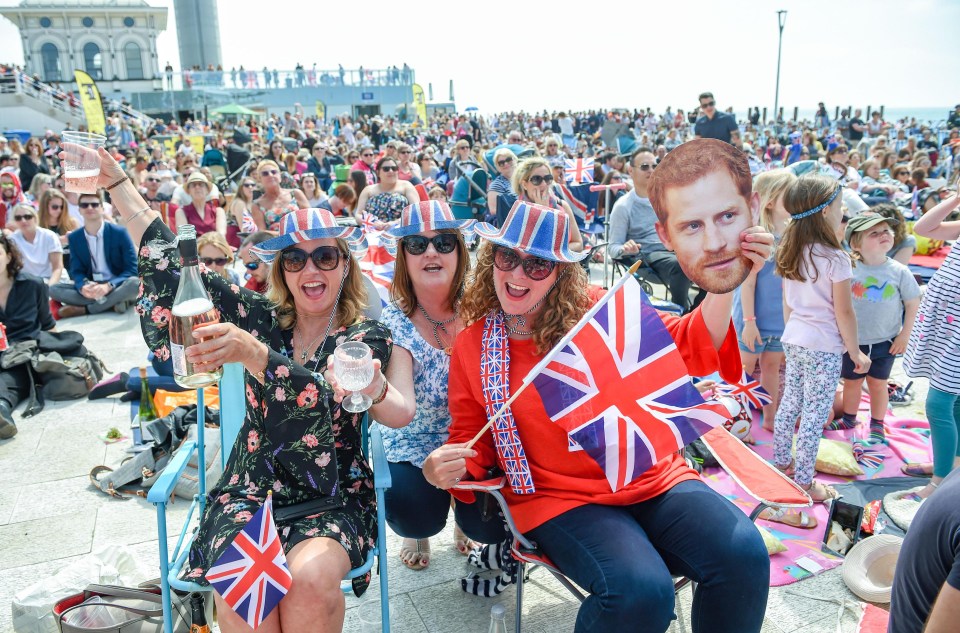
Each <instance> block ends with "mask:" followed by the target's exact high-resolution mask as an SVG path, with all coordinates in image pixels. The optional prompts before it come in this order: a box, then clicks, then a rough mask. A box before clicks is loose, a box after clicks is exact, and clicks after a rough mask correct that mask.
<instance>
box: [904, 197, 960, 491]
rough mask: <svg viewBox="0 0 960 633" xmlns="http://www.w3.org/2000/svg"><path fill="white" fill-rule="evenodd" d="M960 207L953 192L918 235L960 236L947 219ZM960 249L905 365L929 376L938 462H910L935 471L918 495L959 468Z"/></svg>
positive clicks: (920, 319) (938, 278)
mask: <svg viewBox="0 0 960 633" xmlns="http://www.w3.org/2000/svg"><path fill="white" fill-rule="evenodd" d="M958 206H960V198H958V197H957V195H956V194H954V195H953V196H952V197H950V198H947V199H946V200H944V201H943V202H941V203H940V204H938V205H937V206H935V207H934V208H932V209H930V210H929V211H927V212H926V213H925V214H924V215H923V217H922V218H920V219H919V220H918V221H917V223H916V225H915V226H914V227H913V230H914V232H915V233H916V234H917V235H923V236H925V237H929V238H932V239H939V240H956V239H958V238H960V221H953V222H945V221H944V220H945V219H946V218H947V216H949V215H950V214H951V213H953V211H954V210H956V209H957V207H958ZM958 354H960V248H958V247H957V246H956V244H954V246H953V247H952V248H951V249H950V254H949V255H947V259H946V260H944V262H943V263H942V264H940V268H939V269H938V270H937V272H936V273H935V274H934V275H933V278H932V279H931V280H930V283H929V284H928V285H927V292H926V293H925V294H924V296H923V300H922V301H921V302H920V310H919V313H918V314H917V319H916V322H915V323H914V325H913V331H912V332H911V333H910V340H909V342H908V343H907V353H906V355H905V357H904V361H903V367H904V369H905V370H906V372H907V375H908V376H910V377H912V378H919V377H923V378H929V379H930V391H929V392H928V393H927V403H926V409H927V420H929V421H930V439H931V442H932V444H933V464H932V465H931V464H911V465H909V466H906V467H905V472H908V474H914V475H928V476H929V475H932V476H933V478H932V479H931V480H930V484H929V485H927V486H926V487H925V488H923V489H922V490H920V492H918V493H917V496H919V497H921V498H925V497H928V496H929V495H931V494H933V491H934V489H935V488H936V487H937V486H938V485H939V484H940V482H941V481H943V479H944V477H946V476H947V475H949V474H950V471H951V470H953V469H954V468H957V467H958V466H960V442H958V440H957V437H958V431H957V429H958V426H960V360H958V358H960V355H958Z"/></svg>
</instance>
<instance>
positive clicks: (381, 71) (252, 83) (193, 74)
mask: <svg viewBox="0 0 960 633" xmlns="http://www.w3.org/2000/svg"><path fill="white" fill-rule="evenodd" d="M163 81H164V84H163V87H164V88H165V89H167V90H190V89H191V88H224V89H227V90H245V89H246V90H258V89H260V90H262V89H264V88H267V89H276V88H315V87H326V86H356V87H364V88H365V87H368V86H409V85H411V84H413V83H415V82H416V74H415V73H414V71H413V69H412V68H409V67H407V68H394V67H390V68H344V69H340V68H334V69H319V68H312V67H311V68H297V69H293V70H276V69H272V68H271V69H269V70H262V69H261V70H254V69H245V70H236V69H231V70H184V71H180V72H171V73H170V74H167V73H163Z"/></svg>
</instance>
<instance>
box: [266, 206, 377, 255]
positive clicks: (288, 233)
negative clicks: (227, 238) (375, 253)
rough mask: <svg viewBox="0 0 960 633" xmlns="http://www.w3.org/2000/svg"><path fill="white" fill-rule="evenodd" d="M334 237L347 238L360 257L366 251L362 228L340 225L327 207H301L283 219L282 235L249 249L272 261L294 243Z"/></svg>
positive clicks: (354, 251) (281, 225)
mask: <svg viewBox="0 0 960 633" xmlns="http://www.w3.org/2000/svg"><path fill="white" fill-rule="evenodd" d="M331 237H332V238H339V239H343V240H346V241H347V245H348V246H349V247H350V252H351V253H353V254H354V255H355V256H358V257H361V256H362V253H365V252H366V251H367V241H366V240H365V239H363V232H362V231H361V230H360V229H359V228H357V227H355V226H340V225H339V224H337V219H336V218H335V217H334V215H333V213H331V212H330V211H327V210H326V209H298V210H296V211H292V212H290V213H288V214H286V215H285V216H283V219H282V220H280V235H278V236H277V237H274V238H271V239H269V240H267V241H265V242H260V243H259V244H257V245H256V246H251V247H250V252H251V253H253V254H254V255H256V256H257V257H259V258H260V259H261V260H262V261H264V262H267V263H270V262H272V261H273V259H274V258H275V257H276V256H277V253H279V252H280V251H282V250H283V249H285V248H289V247H290V246H293V245H294V244H299V243H300V242H306V241H309V240H317V239H322V238H331Z"/></svg>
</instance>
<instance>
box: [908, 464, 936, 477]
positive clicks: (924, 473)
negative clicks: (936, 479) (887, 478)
mask: <svg viewBox="0 0 960 633" xmlns="http://www.w3.org/2000/svg"><path fill="white" fill-rule="evenodd" d="M900 472H902V473H903V474H904V475H906V476H907V477H922V478H924V479H926V478H928V477H932V476H933V464H932V463H931V462H917V463H913V464H903V465H902V466H900Z"/></svg>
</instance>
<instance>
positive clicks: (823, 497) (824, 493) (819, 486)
mask: <svg viewBox="0 0 960 633" xmlns="http://www.w3.org/2000/svg"><path fill="white" fill-rule="evenodd" d="M801 488H803V486H801ZM804 490H806V491H807V493H808V494H809V495H810V499H811V500H813V502H814V503H822V502H824V501H829V500H830V499H838V498H840V493H839V492H837V490H836V488H834V487H833V486H830V485H828V484H825V483H823V482H822V481H817V480H816V479H814V480H813V481H812V482H810V485H809V486H808V487H807V488H804Z"/></svg>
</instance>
